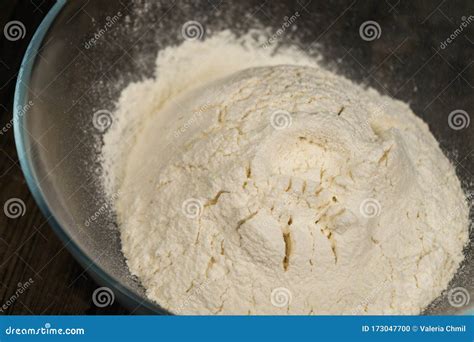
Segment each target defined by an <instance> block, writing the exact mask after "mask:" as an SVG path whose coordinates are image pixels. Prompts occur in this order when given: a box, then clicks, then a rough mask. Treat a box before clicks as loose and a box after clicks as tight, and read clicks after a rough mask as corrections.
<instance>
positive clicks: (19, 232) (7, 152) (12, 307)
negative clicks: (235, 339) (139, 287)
mask: <svg viewBox="0 0 474 342" xmlns="http://www.w3.org/2000/svg"><path fill="white" fill-rule="evenodd" d="M53 4H54V1H51V0H48V1H30V0H24V1H13V0H9V1H2V2H1V4H0V27H1V28H2V31H3V27H4V26H5V24H6V23H8V22H9V21H11V20H19V21H21V22H22V23H23V24H24V25H25V27H26V36H25V37H24V38H23V39H20V40H18V41H14V42H11V41H7V40H6V39H5V37H4V35H3V32H2V34H1V38H0V127H1V128H3V127H5V128H7V131H6V132H4V131H2V134H1V135H0V204H1V208H0V209H1V211H0V310H1V311H0V314H127V313H128V311H127V310H126V309H124V308H123V307H121V306H120V304H118V303H114V304H113V305H112V306H108V307H106V308H97V307H96V306H95V305H94V304H93V302H92V293H93V292H94V290H95V289H96V288H97V287H98V286H99V285H97V284H96V283H95V282H94V281H93V280H92V279H90V277H89V276H88V274H87V273H86V272H85V271H84V269H83V268H82V267H81V266H80V265H79V264H78V263H77V262H76V261H75V260H74V258H73V257H72V256H71V255H70V253H69V252H68V251H67V249H66V248H65V247H64V245H63V244H62V243H61V241H60V240H59V239H58V237H57V236H56V235H55V234H54V233H53V231H52V230H51V229H50V227H49V224H48V222H47V220H46V219H45V217H44V216H43V215H42V214H41V212H40V210H39V208H38V207H37V205H36V203H35V201H34V200H33V198H32V196H31V194H30V192H29V190H28V187H27V185H26V183H25V180H24V178H23V174H22V171H21V169H20V167H19V164H18V158H17V154H16V150H15V144H14V138H13V129H11V128H8V127H10V125H9V123H10V122H11V119H12V105H13V103H12V102H13V93H14V88H15V82H16V76H17V73H18V69H19V66H20V63H21V59H22V57H23V54H24V52H25V50H26V47H27V45H28V42H29V41H30V39H31V37H32V35H33V33H34V32H35V30H36V28H37V26H38V25H39V23H40V22H41V20H42V18H43V17H44V16H45V15H46V13H47V12H48V10H49V8H50V7H51V6H52V5H53ZM10 198H19V199H21V200H22V201H24V203H25V207H26V211H25V214H24V216H22V217H19V218H16V219H11V218H8V217H7V216H5V215H4V212H3V206H4V203H5V202H6V201H7V200H9V199H10ZM30 279H31V285H29V286H27V288H26V289H25V290H24V291H22V288H25V286H24V284H28V283H29V282H30ZM19 284H20V286H19ZM20 292H22V293H20Z"/></svg>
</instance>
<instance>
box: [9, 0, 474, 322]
mask: <svg viewBox="0 0 474 342" xmlns="http://www.w3.org/2000/svg"><path fill="white" fill-rule="evenodd" d="M67 3H68V1H67V0H57V1H56V3H55V4H54V5H53V6H52V7H51V9H50V10H49V12H48V13H47V14H46V16H45V17H44V19H43V20H42V22H41V23H40V25H39V26H38V28H37V29H36V32H35V33H34V35H33V37H32V39H31V41H30V43H29V45H28V47H27V49H26V52H25V55H24V56H23V59H22V62H21V65H20V69H19V72H18V78H17V81H16V86H15V94H14V100H13V133H14V140H15V145H16V150H17V154H18V159H19V163H20V168H21V170H22V172H23V175H24V177H25V179H26V183H27V186H28V188H29V190H30V192H31V193H32V195H33V198H34V199H35V201H36V203H37V205H38V207H39V208H40V210H41V212H42V213H43V215H44V216H45V218H46V220H47V221H48V223H49V224H50V226H51V227H52V229H53V231H54V232H55V234H56V235H57V236H58V237H59V238H60V240H61V241H62V243H63V244H64V245H65V247H66V248H67V250H69V252H70V253H71V254H72V255H73V257H74V258H75V259H76V260H77V261H78V262H79V263H80V264H81V265H82V266H83V267H84V268H85V271H87V272H88V273H90V274H91V275H92V276H93V278H94V279H95V280H96V281H97V282H99V283H100V284H106V285H107V286H110V287H112V289H113V291H114V293H118V294H119V295H121V296H122V297H123V298H126V299H128V300H131V301H132V302H133V303H135V304H137V305H138V307H140V308H142V309H145V310H147V311H148V312H149V313H152V314H167V315H173V313H171V312H169V311H168V310H166V309H164V308H162V307H160V306H159V304H155V303H153V302H151V301H150V300H148V299H147V298H144V297H141V296H139V295H137V294H136V293H134V292H133V291H132V290H130V289H129V288H127V287H125V286H123V285H122V284H121V283H120V281H118V280H117V279H116V278H115V277H114V276H112V275H111V274H109V273H108V272H107V271H105V270H104V269H103V268H102V267H100V266H98V265H97V264H96V263H95V262H94V261H93V260H92V259H91V258H90V257H89V256H88V255H87V254H86V253H85V252H84V251H83V250H82V248H81V247H79V245H77V244H76V243H75V242H74V240H73V239H72V237H70V236H69V234H68V233H67V232H66V231H65V230H64V229H63V228H62V227H61V225H60V223H59V222H58V221H57V220H56V218H55V217H54V214H53V210H52V209H51V208H50V206H49V205H48V202H47V200H46V197H45V196H44V194H43V192H42V191H41V189H40V186H39V182H38V181H37V177H36V175H35V172H34V169H33V167H32V164H31V160H30V158H29V157H28V152H27V149H26V145H27V144H26V143H25V138H26V135H25V130H24V129H23V127H24V119H25V116H26V115H25V113H23V112H22V110H21V108H24V107H25V105H26V103H27V102H26V100H27V98H28V89H29V87H28V84H29V82H30V79H31V74H32V71H33V66H34V64H35V61H36V59H37V57H38V55H39V49H40V46H41V44H42V43H43V40H44V37H45V36H46V33H47V31H48V30H49V28H50V27H51V25H52V24H53V22H54V21H55V19H56V18H57V16H58V15H59V13H60V12H61V10H62V9H63V8H64V7H65V5H66V4H67ZM126 306H127V305H126ZM127 307H129V306H127ZM132 313H133V311H132ZM458 314H460V315H474V309H466V310H464V311H461V312H459V313H458ZM455 315H456V314H455Z"/></svg>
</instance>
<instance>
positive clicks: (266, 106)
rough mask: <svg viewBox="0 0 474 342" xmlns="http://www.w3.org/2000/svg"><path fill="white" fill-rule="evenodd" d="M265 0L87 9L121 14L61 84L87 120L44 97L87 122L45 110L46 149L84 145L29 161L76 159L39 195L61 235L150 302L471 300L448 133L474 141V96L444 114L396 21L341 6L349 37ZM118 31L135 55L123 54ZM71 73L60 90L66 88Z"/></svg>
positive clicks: (170, 308) (363, 310)
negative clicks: (472, 114)
mask: <svg viewBox="0 0 474 342" xmlns="http://www.w3.org/2000/svg"><path fill="white" fill-rule="evenodd" d="M254 5H255V4H252V3H251V2H249V3H242V4H234V5H231V4H220V5H218V6H217V5H216V6H217V7H213V6H212V4H210V3H208V4H206V5H204V4H193V3H192V2H183V3H182V4H180V5H179V6H177V7H174V6H172V5H169V4H165V3H161V2H157V3H156V4H153V5H152V4H149V3H148V4H142V3H140V2H136V3H134V4H133V5H132V6H130V8H125V9H124V8H121V7H120V5H118V4H115V5H107V2H105V1H104V2H102V1H98V2H97V4H88V5H87V6H90V7H91V8H90V12H91V13H96V12H97V13H102V14H104V15H105V14H107V16H106V17H105V20H106V22H107V23H109V24H110V25H108V26H107V27H108V28H107V30H106V31H97V32H102V33H100V34H99V35H92V37H94V39H92V40H91V39H88V40H87V39H85V40H84V39H82V40H81V42H83V43H84V42H85V44H86V45H84V49H85V50H84V56H82V55H81V56H80V57H78V58H79V59H80V60H82V58H87V60H88V61H92V62H91V63H90V64H91V66H88V67H85V65H86V64H85V63H87V65H89V62H86V60H83V63H79V65H82V68H80V69H78V70H76V71H74V73H73V74H71V75H70V74H67V80H65V81H64V82H66V83H64V84H63V85H65V84H68V83H67V82H72V81H71V80H76V82H77V83H78V88H81V87H82V89H81V91H77V93H76V91H75V90H74V91H72V93H71V94H65V95H64V97H65V98H71V99H72V106H73V107H72V108H74V110H73V111H72V112H74V113H79V115H75V116H74V117H72V115H73V114H72V113H71V114H69V113H70V112H71V110H69V111H67V108H71V103H69V102H68V101H65V102H67V104H63V103H62V101H60V103H59V104H56V103H55V104H54V106H56V107H58V108H56V109H54V106H53V103H54V102H53V101H52V100H51V101H49V102H48V101H44V102H45V104H38V106H35V107H34V108H32V110H35V111H38V112H46V111H49V112H58V113H59V112H60V113H65V114H64V115H66V117H68V115H71V118H70V119H69V120H64V121H67V123H64V125H67V127H63V129H62V131H61V132H57V131H55V130H54V129H52V130H47V129H46V127H47V126H48V125H47V124H46V123H47V120H51V119H48V118H44V123H42V124H38V123H37V124H35V123H33V122H31V123H29V127H30V131H31V132H32V133H31V134H32V135H33V136H35V135H38V136H45V137H46V138H44V139H43V140H44V141H45V144H49V143H51V144H53V143H54V141H56V142H57V141H58V139H59V140H60V141H66V140H68V139H66V138H67V137H73V138H72V140H74V141H76V142H77V143H78V144H75V146H76V148H72V147H71V146H70V145H69V141H67V142H65V143H64V144H60V145H61V146H56V145H55V147H54V148H52V149H49V150H50V151H54V152H55V153H50V154H48V155H46V156H44V157H43V158H37V159H34V161H32V162H31V163H45V164H47V165H40V166H38V165H32V166H29V167H30V168H38V169H39V168H41V169H51V168H52V166H51V165H55V164H58V163H57V162H58V160H61V158H63V157H64V156H66V155H67V156H68V158H67V159H66V162H65V163H64V165H61V167H60V168H59V170H58V171H57V172H59V173H60V175H61V177H58V178H60V179H61V180H60V181H58V180H57V179H53V180H51V183H52V184H54V186H53V187H51V188H48V189H45V188H42V187H40V190H41V191H40V192H41V193H40V194H38V195H37V196H39V197H42V199H43V200H44V198H50V197H55V198H57V200H56V201H51V200H50V201H44V202H45V203H44V206H45V207H46V209H47V211H49V212H50V213H52V214H53V216H54V217H55V220H56V221H57V222H56V223H57V226H58V230H59V231H60V232H61V234H62V233H65V234H66V235H67V236H68V237H70V238H71V239H72V241H73V242H74V243H73V248H75V253H77V254H78V255H79V259H80V260H81V258H82V260H81V261H82V262H83V264H86V265H89V266H90V265H93V266H92V272H93V273H95V275H96V278H97V279H98V281H99V282H104V283H106V284H107V285H108V286H110V287H111V288H112V289H113V292H114V293H115V294H116V295H117V297H119V298H121V299H122V300H124V301H125V302H131V303H130V304H129V305H130V306H131V307H132V308H134V309H135V307H136V306H137V305H138V306H140V305H141V304H143V303H144V304H143V305H142V306H144V307H145V309H146V310H150V311H152V312H160V313H162V312H165V313H171V314H184V315H189V314H192V315H195V314H197V315H365V314H368V315H384V314H391V315H413V314H423V313H424V314H432V313H462V312H466V310H468V309H469V307H470V306H472V303H471V300H470V297H471V294H472V285H473V284H472V245H471V243H470V240H471V239H470V233H471V230H470V225H471V222H472V216H471V217H470V209H471V202H472V198H471V197H472V196H470V194H471V192H470V191H469V189H470V186H471V184H472V176H471V175H470V173H469V172H466V171H468V170H466V168H469V167H468V166H466V165H469V164H468V162H466V160H465V159H466V158H467V159H469V153H466V151H465V150H462V149H459V148H457V147H456V146H459V143H457V142H456V140H455V139H453V141H451V140H449V139H451V138H452V137H460V138H459V139H461V140H460V141H461V142H462V144H465V142H466V141H467V142H468V143H469V141H470V140H469V139H470V137H471V138H472V134H471V135H463V134H469V133H465V132H466V131H468V130H469V115H468V113H467V112H466V110H467V109H466V110H464V109H460V108H457V106H458V104H457V103H456V104H453V106H455V107H456V108H453V109H452V110H450V111H448V112H447V113H445V112H442V111H440V110H435V104H433V101H436V98H435V97H434V100H433V99H432V97H429V98H424V96H426V95H423V94H425V93H424V91H425V90H426V89H427V87H428V86H427V85H426V83H423V82H421V81H420V82H419V83H417V80H418V78H417V73H416V72H414V71H416V68H415V69H414V70H411V71H410V72H408V71H403V70H402V69H401V68H400V66H399V65H397V63H400V61H397V58H398V59H401V57H397V58H391V56H393V54H387V56H385V57H383V58H382V57H381V55H380V54H381V53H382V52H384V51H388V47H387V46H385V45H383V44H388V42H390V41H391V39H395V38H396V37H397V33H396V32H394V31H393V32H391V31H390V30H389V29H388V28H387V29H386V31H385V29H384V27H386V26H384V25H382V28H381V27H380V24H382V23H378V22H376V21H375V24H374V23H373V22H374V21H370V22H369V23H368V24H366V22H367V21H364V20H362V21H361V20H360V19H358V18H357V17H354V16H353V15H352V16H351V14H350V13H351V8H350V7H349V8H346V7H345V6H343V5H342V4H341V7H340V8H339V7H337V6H336V8H334V9H332V11H333V12H330V11H329V10H328V9H327V11H329V12H328V13H329V14H328V16H329V17H331V15H330V14H331V13H332V14H334V15H335V17H334V18H333V19H337V17H338V15H346V14H345V13H347V15H348V17H347V18H346V20H347V21H346V23H347V25H348V26H350V27H351V29H350V30H349V29H348V28H343V27H340V26H339V25H338V24H334V25H331V22H332V21H331V22H327V23H326V22H324V21H325V20H329V19H327V18H326V19H320V21H318V20H316V19H315V18H319V16H317V15H316V14H315V13H318V11H320V10H323V9H322V8H319V7H318V6H321V5H317V4H315V5H309V7H304V8H300V7H298V8H292V6H291V5H289V4H287V3H285V2H281V3H280V4H279V5H278V6H276V8H272V9H270V8H267V7H265V8H264V9H261V10H259V11H252V10H251V9H252V8H254V7H253V6H254ZM74 6H75V5H70V4H68V5H65V6H64V8H63V9H62V12H61V13H62V14H63V15H64V16H65V14H64V13H67V12H68V11H69V12H71V13H73V12H74ZM100 6H105V7H106V8H107V10H102V9H100ZM108 6H110V7H108ZM312 6H313V7H314V8H312ZM115 7H117V8H115ZM95 11H96V12H95ZM170 11H174V12H176V13H178V12H179V13H181V17H182V18H183V20H181V21H179V22H176V21H173V20H171V18H170V17H169V16H168V15H166V13H170ZM118 13H119V14H118ZM270 13H271V14H270ZM341 13H342V14H341ZM336 14H338V15H336ZM266 17H270V18H272V19H271V22H270V23H268V22H265V19H264V18H266ZM98 18H101V16H100V15H99V16H98ZM107 18H108V19H107ZM102 19H104V18H102ZM310 19H311V20H310ZM74 20H78V21H79V22H80V21H81V16H79V17H78V18H75V19H74ZM158 20H162V21H163V22H161V23H160V24H156V25H151V24H150V23H156V22H157V21H158ZM96 21H97V22H98V23H100V22H101V21H100V20H99V19H97V20H96ZM73 23H74V22H72V23H71V25H72V24H73ZM165 23H166V24H165ZM336 23H337V21H336ZM68 24H69V23H68V22H67V20H63V21H61V15H59V19H58V20H57V21H56V22H55V25H57V26H59V27H60V26H61V25H68ZM362 24H366V25H365V26H363V25H362ZM96 25H97V24H96ZM367 25H371V26H370V27H369V28H368V29H367V28H366V26H367ZM99 26H100V24H99ZM325 27H326V28H327V27H329V28H330V29H329V30H330V32H329V33H328V31H327V30H325V29H324V28H325ZM164 28H166V30H165V32H173V34H168V35H163V34H162V33H161V32H162V30H164ZM96 29H97V27H96ZM315 30H316V31H315ZM346 30H347V31H346ZM374 30H375V33H374ZM313 31H315V32H320V33H319V34H315V33H314V32H313ZM50 32H52V33H49V34H50V35H51V34H54V32H55V31H54V30H51V31H50ZM103 32H105V33H103ZM348 32H352V33H353V35H354V36H353V37H345V36H346V35H348V34H349V33H348ZM326 34H327V36H326ZM372 34H375V36H372ZM96 36H97V37H98V38H97V37H96ZM102 36H103V37H102ZM374 37H375V38H374ZM334 39H337V41H340V42H341V44H342V46H343V47H344V48H343V49H342V48H340V47H339V46H334V44H333V43H332V44H331V42H333V41H334ZM354 39H358V41H357V43H356V44H355V46H356V47H357V48H354V47H353V46H352V44H353V41H354ZM107 40H117V41H119V42H121V44H123V46H130V47H131V48H130V49H129V50H128V52H127V54H122V53H121V52H120V49H118V48H117V47H116V46H115V47H114V46H113V45H112V46H110V44H107ZM401 42H402V43H403V42H404V41H403V39H402V40H401ZM402 43H401V44H402ZM407 44H408V43H407ZM66 45H67V44H66ZM400 46H403V45H400ZM55 48H56V49H58V48H59V49H61V48H62V49H66V46H55ZM392 48H394V47H392ZM405 48H406V49H409V47H405ZM357 49H366V50H365V51H366V53H367V55H368V56H370V58H369V57H367V58H364V57H363V56H364V55H363V54H362V55H359V52H357ZM399 49H400V54H401V55H403V56H404V57H406V56H407V55H409V50H407V51H403V48H399ZM104 51H106V55H107V56H108V57H107V58H108V59H104V57H103V56H104V53H105V52H104ZM44 53H45V56H48V50H46V51H45V52H44ZM51 54H52V55H53V52H51ZM397 56H398V55H397ZM64 58H65V60H64V63H66V60H67V58H66V57H64ZM371 58H374V60H377V61H378V63H375V64H374V63H373V62H371ZM410 63H414V62H410V59H408V58H405V59H403V65H402V66H403V68H405V69H408V67H407V65H410ZM60 64H61V63H59V65H60ZM89 69H90V70H89ZM71 73H72V71H71ZM99 74H103V75H105V76H104V77H101V78H100V80H96V79H94V78H95V77H97V75H99ZM38 79H39V77H38ZM43 79H44V76H43V78H42V80H41V81H37V83H38V84H36V83H35V82H32V83H33V86H36V87H38V88H40V87H41V82H47V79H46V80H44V81H43ZM33 80H36V79H35V78H34V77H33ZM92 80H94V81H92ZM61 82H62V81H61V80H59V81H58V84H56V83H54V84H53V83H52V84H53V85H52V86H53V87H54V89H56V90H57V91H58V92H59V91H60V89H61ZM412 83H413V84H412ZM46 84H49V83H46ZM418 84H419V86H418ZM422 85H423V86H422ZM418 87H421V88H422V89H421V90H418ZM408 88H409V89H410V91H408V92H407V91H406V89H408ZM33 89H34V88H33ZM395 90H398V91H395ZM62 91H64V90H62ZM81 94H82V96H80V95H81ZM435 95H436V94H435ZM59 98H62V97H59ZM49 103H51V104H49ZM76 103H80V104H81V105H80V106H79V105H78V106H76ZM420 104H422V105H420ZM48 105H50V106H51V107H48ZM63 107H64V108H63ZM61 108H62V109H61ZM463 108H464V107H463ZM31 120H34V119H31ZM36 120H39V119H36ZM55 120H56V121H57V118H56V119H55ZM59 122H61V125H63V124H62V122H63V121H62V120H61V121H59ZM77 127H81V128H82V129H77ZM443 132H446V133H443ZM471 133H472V132H471ZM55 134H57V135H55ZM85 137H86V138H87V139H86V138H85ZM448 138H449V139H448ZM471 141H472V140H471ZM56 144H57V143H56ZM456 144H457V145H456ZM468 145H469V144H468ZM77 146H79V148H77ZM463 148H465V147H463ZM47 151H48V148H47V147H46V148H45V150H44V151H43V150H39V151H38V153H39V154H42V153H47ZM67 152H69V154H67ZM69 156H72V157H69ZM466 163H467V164H466ZM48 165H49V166H48ZM75 170H76V171H75ZM77 170H80V171H78V172H77ZM40 174H41V172H40ZM48 176H49V175H48V173H47V172H45V174H44V177H40V178H45V179H46V178H47V179H49V178H48ZM66 194H67V195H66ZM63 197H64V198H65V200H64V201H62V200H61V198H63ZM40 202H41V199H40ZM63 203H66V204H67V208H64V209H61V210H59V209H58V208H63V207H62V205H64V204H63ZM65 227H68V228H65Z"/></svg>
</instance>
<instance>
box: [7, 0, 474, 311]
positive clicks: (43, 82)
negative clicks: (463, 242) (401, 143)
mask: <svg viewBox="0 0 474 342" xmlns="http://www.w3.org/2000/svg"><path fill="white" fill-rule="evenodd" d="M387 4H388V3H386V4H385V5H384V4H380V3H379V2H377V1H369V2H364V4H357V6H356V5H354V3H352V4H349V3H348V2H345V1H333V2H331V4H326V3H325V2H318V3H316V2H307V1H306V0H301V1H299V2H294V1H279V2H271V4H270V3H266V2H261V1H254V0H245V1H239V2H225V1H224V2H222V1H220V0H209V1H190V0H189V1H179V2H173V1H154V2H151V1H129V2H118V1H107V0H95V1H88V0H84V1H82V0H81V1H79V0H77V1H70V2H67V1H64V0H61V1H58V2H57V3H56V4H55V5H54V6H53V8H52V9H51V11H50V12H49V13H48V15H47V16H46V18H45V19H44V21H43V23H42V24H41V26H40V27H39V29H38V31H37V32H36V34H35V35H34V37H33V39H32V41H31V43H30V46H29V48H28V50H27V52H26V55H25V57H24V60H23V63H22V67H21V70H20V73H19V76H18V83H17V88H16V94H15V108H14V122H15V127H14V130H15V139H16V144H17V149H18V155H19V159H20V162H21V167H22V169H23V172H24V174H25V177H26V180H27V183H28V186H29V187H30V189H31V191H32V193H33V195H34V197H35V199H36V201H37V202H38V204H39V206H40V208H41V210H42V211H43V213H44V215H45V216H46V217H47V218H48V219H49V221H50V223H51V226H52V227H53V229H54V230H55V231H56V233H57V234H58V235H59V237H60V238H61V239H62V240H63V242H64V244H65V245H66V247H67V248H68V249H69V250H70V251H71V253H72V254H73V255H74V256H75V257H76V258H77V260H79V262H80V263H81V264H82V265H83V266H84V268H85V269H86V270H87V271H88V272H89V273H90V274H91V275H92V276H93V277H94V278H95V279H96V280H97V281H98V282H99V283H101V284H103V285H105V286H107V287H109V288H111V289H112V290H113V291H114V293H115V296H116V297H118V299H119V300H120V301H121V302H122V303H123V304H125V305H126V306H128V307H130V308H131V310H133V311H134V312H136V313H160V314H166V313H169V312H167V311H166V310H164V309H163V308H161V307H160V306H159V305H158V304H154V303H151V302H149V301H148V300H147V299H146V296H145V292H144V289H143V288H142V287H141V285H140V283H139V281H138V280H137V279H135V278H134V277H133V276H131V274H130V272H129V270H128V268H127V266H126V263H125V260H124V257H123V255H122V252H121V247H120V236H119V233H118V230H117V227H116V224H115V218H114V213H113V210H112V209H111V208H110V206H109V205H108V202H107V200H106V199H105V196H104V194H103V191H102V188H101V186H100V183H99V181H98V179H99V177H98V175H100V173H101V169H100V163H99V162H98V157H99V153H100V146H101V143H102V139H101V134H102V133H103V132H100V130H98V129H97V128H96V127H94V125H93V116H94V113H97V112H98V111H113V110H114V106H115V101H116V100H117V98H118V96H119V94H120V92H121V90H122V89H123V88H124V87H125V86H127V84H128V83H129V82H132V81H139V80H141V79H143V78H148V77H152V76H153V71H154V63H155V58H156V55H157V53H158V51H160V50H161V49H163V48H164V47H166V46H169V45H170V44H176V43H179V42H180V41H182V39H183V36H182V35H181V30H182V27H183V24H184V23H185V22H187V21H190V20H194V21H198V22H199V23H200V24H201V25H202V26H203V27H204V28H205V31H206V34H211V33H212V32H216V31H219V30H222V29H231V30H232V31H234V32H236V33H237V34H239V33H244V32H247V31H248V30H249V29H252V28H266V29H267V30H268V32H269V33H270V35H272V34H274V33H275V32H276V33H277V35H276V37H277V39H278V40H279V41H280V42H281V43H282V44H293V45H297V46H299V47H300V48H301V49H303V50H305V51H306V52H308V53H309V54H315V55H316V54H317V55H318V56H320V57H321V63H323V64H324V65H325V66H326V67H328V68H330V69H333V70H335V71H336V72H338V73H340V74H343V75H345V76H347V77H348V78H351V79H353V80H355V81H356V82H359V83H364V84H367V85H370V86H372V87H374V88H376V89H378V90H379V91H380V92H382V93H385V94H391V95H392V96H394V97H397V98H400V99H402V100H403V101H405V102H409V103H410V104H411V106H412V108H413V109H414V111H415V112H416V113H417V114H418V115H420V116H421V117H422V118H423V119H424V120H425V121H426V122H427V123H428V124H429V125H430V128H431V130H432V132H433V134H434V135H435V136H436V137H437V139H438V140H439V141H440V144H441V147H442V148H443V150H444V151H445V153H446V154H447V155H448V156H449V157H450V158H451V159H452V160H453V164H454V165H455V166H456V168H457V171H458V175H459V177H460V179H461V180H462V183H463V185H465V186H466V190H469V189H468V188H467V186H468V185H469V184H471V183H473V180H474V179H473V177H472V174H471V171H472V170H473V169H474V168H473V165H472V159H471V158H470V153H471V152H472V151H471V150H470V147H471V146H472V141H473V138H474V137H473V131H472V127H471V128H469V127H467V128H466V129H462V130H453V129H452V128H451V127H450V126H449V125H448V115H449V113H451V112H452V111H453V110H461V109H463V108H464V109H466V110H467V109H468V108H467V107H468V106H469V105H471V108H472V102H469V101H470V100H469V98H470V97H471V98H472V92H470V89H472V86H471V87H470V88H469V87H468V86H466V84H465V82H467V83H468V84H469V82H471V83H470V84H472V83H474V82H473V76H472V72H470V70H469V69H468V66H466V65H467V62H466V61H468V60H469V52H468V51H464V49H463V44H464V45H465V44H466V43H465V41H464V39H463V38H462V37H459V38H458V41H457V42H456V44H454V43H453V44H452V46H449V47H447V48H446V49H445V51H441V50H440V48H438V46H439V44H440V42H443V41H444V40H445V38H446V37H449V35H450V34H451V32H450V30H452V26H451V25H450V24H449V25H448V24H444V26H443V22H442V18H440V17H437V16H436V14H435V15H433V14H432V15H430V11H432V9H429V8H424V7H423V6H422V5H421V3H418V4H405V5H398V7H396V6H397V5H395V7H394V6H388V5H387ZM404 6H406V7H404ZM295 13H298V15H297V18H298V19H297V21H295V22H294V23H292V24H291V25H287V26H285V24H284V23H285V22H288V18H291V17H292V15H295ZM460 13H462V11H461V12H460ZM425 17H426V19H425ZM459 17H461V14H460V15H459ZM368 20H372V21H376V22H377V23H378V24H379V26H380V32H379V33H381V34H380V37H375V38H373V39H372V38H370V39H367V37H365V38H366V39H362V38H363V37H362V33H360V32H359V29H360V27H361V24H363V23H364V22H366V21H368ZM279 32H280V33H279ZM433 47H435V49H433ZM443 50H444V49H443ZM450 65H451V66H453V65H454V66H455V67H458V69H460V70H461V69H462V68H463V67H464V66H465V68H464V69H463V70H462V71H460V73H459V75H456V72H454V71H453V70H452V68H451V67H450ZM466 69H467V70H466ZM471 69H472V68H471ZM454 77H456V78H455V79H454V80H453V81H452V79H453V78H454ZM454 81H456V82H454ZM471 217H472V216H471ZM472 237H473V234H472V230H471V235H470V238H471V242H472ZM465 254H466V260H465V261H464V263H463V265H462V267H461V269H460V270H459V272H458V273H457V274H456V276H455V277H454V279H453V280H452V282H451V284H450V287H449V288H450V289H451V288H456V287H462V288H464V289H466V290H467V291H468V294H469V295H470V296H474V292H473V284H472V279H473V274H474V271H473V268H474V267H473V248H472V243H470V244H469V245H468V246H467V247H466V249H465ZM473 302H474V300H473V301H472V302H471V303H468V304H467V305H463V306H461V307H456V306H452V305H450V304H449V301H448V300H447V299H446V295H445V294H443V295H441V296H440V297H439V298H438V299H437V300H435V301H434V302H433V303H432V305H430V306H429V307H428V308H427V309H426V310H425V312H424V313H425V314H463V313H464V314H465V313H468V312H469V313H472V307H473V305H474V303H473Z"/></svg>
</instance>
